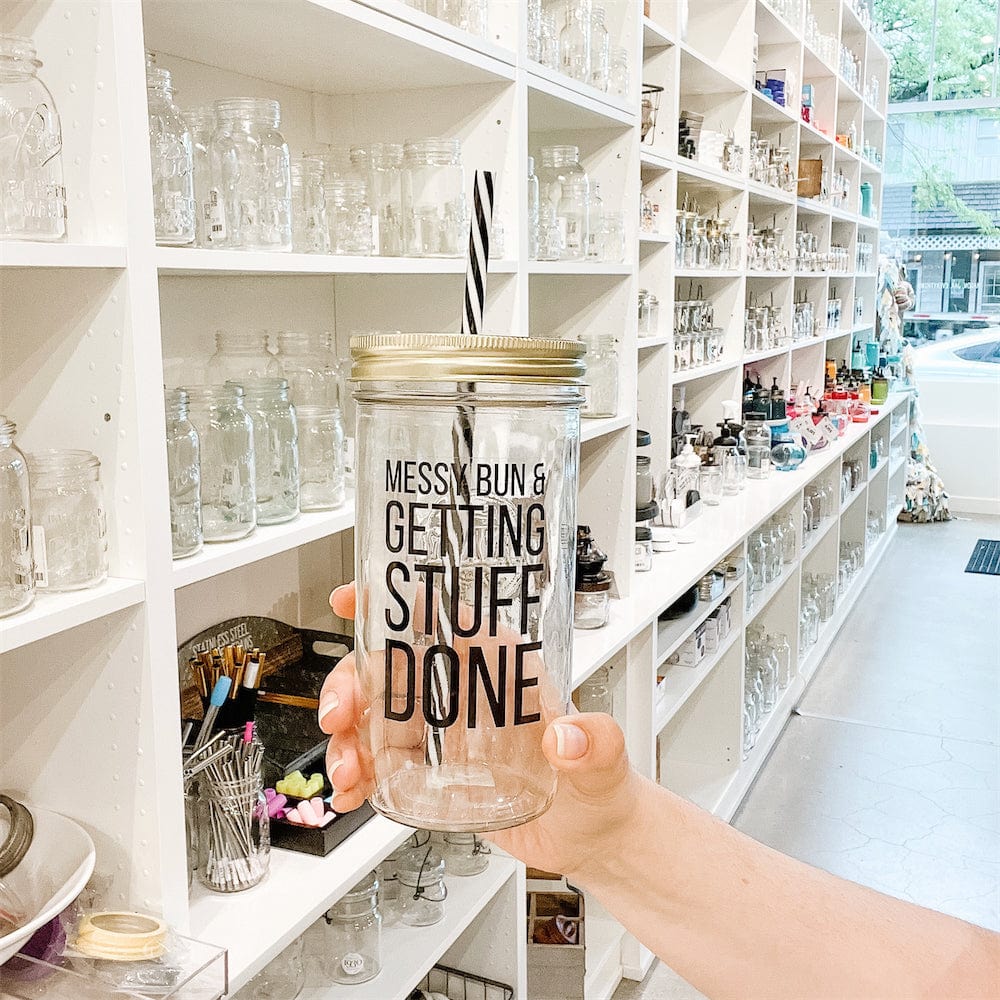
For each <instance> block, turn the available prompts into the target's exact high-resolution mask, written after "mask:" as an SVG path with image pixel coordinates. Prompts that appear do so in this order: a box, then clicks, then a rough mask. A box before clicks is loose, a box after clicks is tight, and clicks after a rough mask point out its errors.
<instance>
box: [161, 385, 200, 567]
mask: <svg viewBox="0 0 1000 1000" xmlns="http://www.w3.org/2000/svg"><path fill="white" fill-rule="evenodd" d="M165 405H166V415H167V486H168V489H169V492H170V545H171V549H172V551H173V557H174V558H175V559H183V558H184V557H185V556H193V555H194V554H195V553H196V552H200V551H201V545H202V534H201V446H200V444H199V442H198V432H197V431H196V430H195V429H194V424H192V423H191V421H190V420H189V419H188V394H187V393H186V392H185V391H184V390H183V389H171V390H168V391H167V394H166V401H165Z"/></svg>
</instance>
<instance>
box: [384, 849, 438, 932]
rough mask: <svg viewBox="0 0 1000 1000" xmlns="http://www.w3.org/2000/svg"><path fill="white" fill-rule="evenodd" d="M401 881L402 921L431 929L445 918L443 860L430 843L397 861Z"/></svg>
mask: <svg viewBox="0 0 1000 1000" xmlns="http://www.w3.org/2000/svg"><path fill="white" fill-rule="evenodd" d="M396 875H397V878H398V879H399V899H398V903H397V905H398V908H399V920H400V922H401V923H404V924H407V925H409V926H410V927H428V926H430V925H431V924H436V923H438V922H440V921H441V920H443V919H444V901H445V899H447V898H448V887H447V886H446V885H445V884H444V858H442V857H441V855H440V854H438V852H437V851H435V850H434V847H433V846H432V845H431V844H428V845H427V846H426V847H411V848H410V849H409V850H407V851H404V852H403V853H402V854H401V855H400V857H399V858H398V860H397V862H396Z"/></svg>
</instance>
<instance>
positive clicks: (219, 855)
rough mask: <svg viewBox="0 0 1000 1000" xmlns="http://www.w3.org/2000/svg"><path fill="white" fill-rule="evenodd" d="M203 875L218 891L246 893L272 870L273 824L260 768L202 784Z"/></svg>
mask: <svg viewBox="0 0 1000 1000" xmlns="http://www.w3.org/2000/svg"><path fill="white" fill-rule="evenodd" d="M198 787H199V801H198V878H199V879H200V881H201V883H202V885H204V886H205V888H207V889H211V890H212V891H213V892H242V891H243V890H244V889H250V888H252V887H253V886H255V885H257V884H258V883H259V882H261V881H263V879H264V878H265V876H266V875H267V873H268V872H269V871H270V870H271V825H270V820H269V819H268V815H267V808H266V805H265V800H264V787H263V782H262V780H261V775H260V772H259V771H257V772H251V773H250V774H248V775H246V776H245V777H240V778H236V779H234V780H227V781H215V780H212V781H202V782H200V783H199V786H198Z"/></svg>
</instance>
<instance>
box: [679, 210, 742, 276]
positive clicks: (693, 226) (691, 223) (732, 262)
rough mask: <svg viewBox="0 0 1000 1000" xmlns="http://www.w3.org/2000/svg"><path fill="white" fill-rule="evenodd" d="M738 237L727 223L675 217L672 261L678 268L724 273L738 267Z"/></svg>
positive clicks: (689, 215)
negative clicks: (673, 260)
mask: <svg viewBox="0 0 1000 1000" xmlns="http://www.w3.org/2000/svg"><path fill="white" fill-rule="evenodd" d="M740 258H741V254H740V237H739V235H738V234H737V233H735V232H734V231H733V224H732V222H731V221H729V220H728V219H718V218H710V217H707V216H701V215H699V214H698V213H697V212H689V211H687V210H682V211H679V212H678V213H677V222H676V229H675V234H674V259H675V262H676V264H677V266H678V267H684V268H704V269H706V270H712V271H728V270H732V269H734V268H738V267H739V266H740Z"/></svg>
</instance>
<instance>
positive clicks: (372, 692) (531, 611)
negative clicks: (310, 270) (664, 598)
mask: <svg viewBox="0 0 1000 1000" xmlns="http://www.w3.org/2000/svg"><path fill="white" fill-rule="evenodd" d="M582 353H583V348H582V346H581V345H580V344H579V343H576V342H569V341H553V340H540V339H530V338H520V337H487V336H479V337H470V336H460V335H434V334H373V335H369V336H364V337H355V338H352V341H351V354H352V356H353V358H354V367H353V379H354V382H355V385H356V389H355V398H356V400H357V404H358V407H357V457H358V464H357V481H358V486H359V492H358V497H357V528H356V531H355V539H356V545H357V563H356V565H357V569H358V586H359V587H360V588H361V589H362V590H363V591H364V592H366V593H367V594H368V595H369V597H368V601H367V604H366V606H365V607H363V608H362V609H361V610H360V611H359V615H358V618H357V622H356V635H357V638H356V643H357V645H356V656H357V658H358V670H359V675H360V679H361V685H362V689H363V691H364V693H365V697H366V699H367V702H368V704H369V705H370V706H371V709H370V711H369V713H368V723H367V730H368V732H367V735H368V738H369V741H370V746H371V752H372V758H373V767H374V775H375V790H374V793H373V795H372V797H371V801H372V804H373V805H374V806H375V808H376V809H378V810H379V812H382V813H383V814H385V815H387V816H389V817H391V818H394V819H398V820H400V821H403V822H405V823H407V824H408V825H410V826H424V827H430V826H433V827H434V828H435V829H439V830H478V831H483V830H493V829H501V828H505V827H509V826H515V825H517V824H520V823H525V822H527V821H528V820H529V819H532V818H533V817H535V816H538V815H540V814H541V813H542V812H544V811H545V809H546V808H547V807H548V805H549V803H550V802H551V798H552V795H553V793H554V790H555V774H554V772H553V770H552V768H551V767H550V765H549V764H548V761H547V760H546V759H545V756H544V754H543V753H542V749H541V739H542V733H543V732H544V728H545V721H544V720H545V719H546V718H549V717H551V716H552V715H553V714H556V715H558V714H559V713H560V712H562V711H564V710H565V708H566V706H567V704H568V701H569V678H570V652H571V644H572V612H571V608H572V593H573V572H574V560H573V552H572V546H573V544H574V526H575V524H576V520H575V515H576V484H577V469H578V454H579V434H580V423H579V409H580V403H581V402H582V397H581V395H580V382H581V379H582V377H583V372H584V368H583V363H582V360H581V356H582ZM470 383H474V384H475V387H474V389H473V387H472V386H471V385H470ZM418 595H419V600H418ZM543 701H544V705H543ZM415 732H419V733H420V735H419V736H418V738H416V739H414V733H415Z"/></svg>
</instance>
